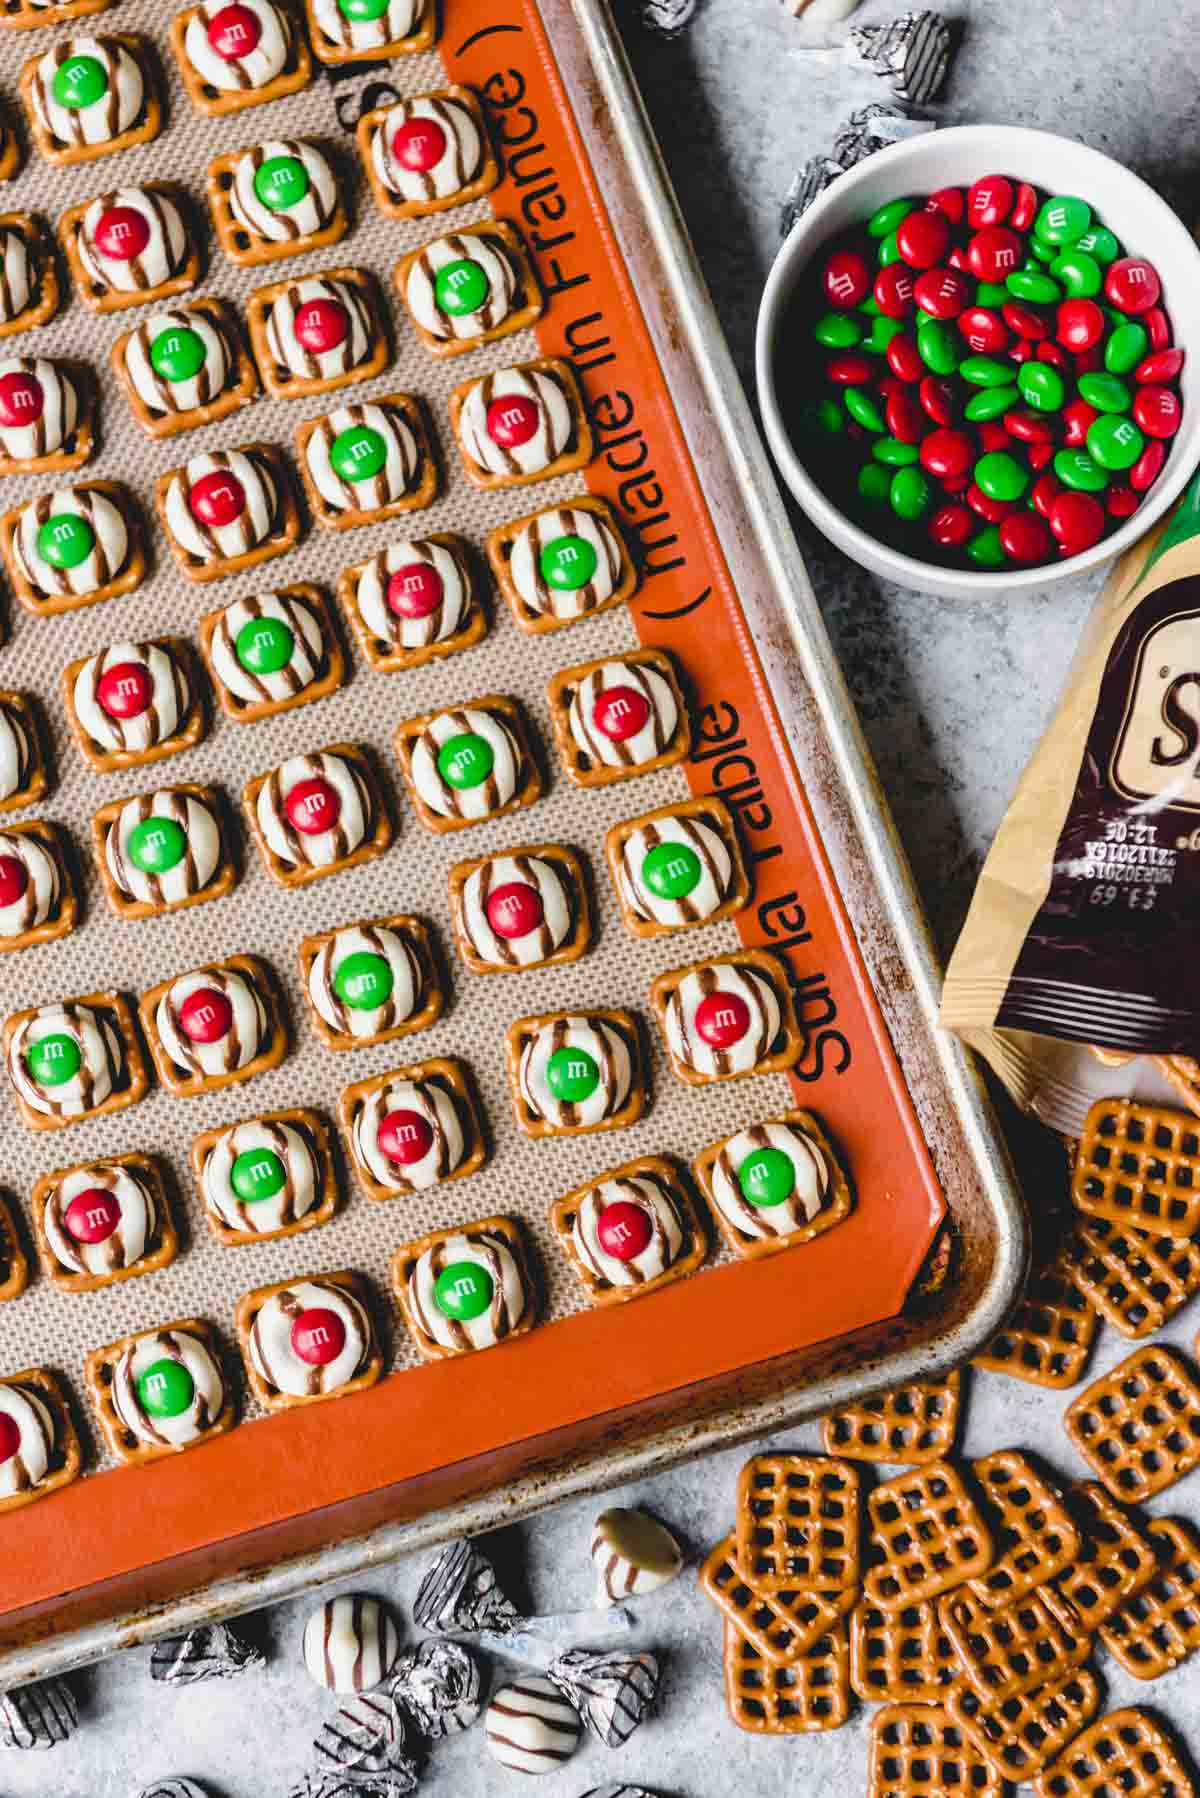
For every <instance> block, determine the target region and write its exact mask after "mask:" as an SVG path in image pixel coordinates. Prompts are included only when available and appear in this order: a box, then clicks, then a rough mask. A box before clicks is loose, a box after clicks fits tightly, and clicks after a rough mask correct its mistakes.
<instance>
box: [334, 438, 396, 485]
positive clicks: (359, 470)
mask: <svg viewBox="0 0 1200 1798" xmlns="http://www.w3.org/2000/svg"><path fill="white" fill-rule="evenodd" d="M329 461H330V465H331V466H332V468H333V472H334V473H335V474H336V475H340V476H341V478H342V480H343V481H369V480H371V479H372V478H373V477H374V476H375V475H377V474H378V473H379V471H380V469H381V468H382V467H383V465H384V463H385V462H386V461H387V444H386V442H385V441H384V438H383V434H382V432H380V431H375V430H372V428H371V426H370V425H351V426H350V427H349V429H348V430H345V431H339V432H338V434H337V436H336V437H335V438H334V440H333V442H332V443H331V444H330V446H329Z"/></svg>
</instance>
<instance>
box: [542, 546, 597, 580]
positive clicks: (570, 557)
mask: <svg viewBox="0 0 1200 1798" xmlns="http://www.w3.org/2000/svg"><path fill="white" fill-rule="evenodd" d="M597 566H598V559H597V556H596V551H595V549H594V548H593V547H592V545H591V544H590V543H589V542H588V541H587V539H586V537H571V536H566V537H554V538H552V539H551V541H550V542H549V543H547V544H546V545H545V546H544V548H543V550H542V553H541V555H540V556H539V557H538V567H539V569H540V570H541V575H542V579H543V580H544V581H545V583H546V585H547V586H548V587H554V588H556V589H557V590H558V592H560V593H577V592H578V591H579V589H580V587H586V586H587V584H588V582H589V581H590V580H593V579H594V578H595V574H596V568H597Z"/></svg>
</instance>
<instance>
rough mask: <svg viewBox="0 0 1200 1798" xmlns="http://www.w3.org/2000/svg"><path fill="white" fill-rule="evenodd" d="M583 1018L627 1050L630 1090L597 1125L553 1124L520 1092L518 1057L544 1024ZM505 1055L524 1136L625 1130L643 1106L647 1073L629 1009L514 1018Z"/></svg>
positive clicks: (507, 1033)
mask: <svg viewBox="0 0 1200 1798" xmlns="http://www.w3.org/2000/svg"><path fill="white" fill-rule="evenodd" d="M572 1017H578V1018H583V1019H584V1020H585V1021H586V1022H587V1023H588V1024H592V1025H594V1024H603V1025H607V1026H608V1028H609V1029H610V1030H612V1031H614V1032H615V1033H616V1035H618V1036H619V1037H620V1038H621V1039H622V1041H623V1042H624V1044H625V1047H626V1049H627V1050H628V1053H629V1067H630V1074H629V1092H628V1094H627V1095H626V1097H625V1099H624V1101H623V1103H622V1104H621V1105H620V1106H619V1107H618V1108H617V1110H616V1111H614V1112H611V1113H610V1114H609V1115H608V1116H607V1117H603V1118H601V1119H600V1121H599V1123H596V1124H555V1123H551V1121H550V1120H549V1119H548V1118H544V1117H542V1115H541V1114H540V1112H537V1111H535V1110H534V1108H533V1106H532V1105H530V1103H529V1101H528V1099H527V1098H526V1097H525V1095H524V1093H523V1092H522V1091H521V1060H522V1057H523V1056H524V1053H525V1050H526V1049H527V1048H528V1046H529V1045H530V1044H531V1043H532V1042H533V1040H534V1038H535V1037H536V1036H537V1035H538V1032H539V1031H540V1030H542V1029H544V1028H545V1027H546V1026H547V1025H552V1024H556V1023H558V1022H559V1021H560V1020H561V1021H565V1020H566V1019H568V1018H572ZM504 1055H505V1061H506V1063H507V1066H508V1090H509V1094H510V1096H511V1098H512V1108H513V1117H514V1119H515V1121H516V1126H517V1129H518V1130H520V1131H521V1133H522V1135H524V1136H532V1137H535V1138H536V1137H543V1136H593V1135H597V1134H599V1132H601V1131H603V1130H624V1129H625V1128H626V1127H627V1126H628V1125H629V1124H636V1123H637V1122H638V1120H639V1118H640V1117H641V1115H642V1113H643V1112H644V1111H645V1109H646V1074H645V1067H644V1062H643V1057H642V1043H641V1036H640V1034H639V1031H638V1024H637V1019H636V1018H635V1017H634V1015H633V1013H632V1012H630V1011H606V1010H604V1009H603V1008H601V1007H599V1006H595V1005H589V1006H587V1007H586V1008H584V1007H581V1008H580V1009H579V1010H578V1011H546V1012H541V1013H539V1014H537V1015H536V1016H534V1017H529V1018H517V1019H515V1020H514V1022H513V1023H511V1024H510V1025H509V1027H508V1029H507V1030H506V1031H505V1033H504Z"/></svg>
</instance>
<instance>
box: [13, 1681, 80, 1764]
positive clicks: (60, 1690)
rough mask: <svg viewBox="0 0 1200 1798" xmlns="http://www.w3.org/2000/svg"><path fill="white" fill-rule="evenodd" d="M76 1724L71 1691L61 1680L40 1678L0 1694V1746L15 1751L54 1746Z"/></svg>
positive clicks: (77, 1712)
mask: <svg viewBox="0 0 1200 1798" xmlns="http://www.w3.org/2000/svg"><path fill="white" fill-rule="evenodd" d="M78 1724H79V1707H78V1705H77V1704H76V1703H75V1694H74V1693H73V1692H72V1690H71V1688H70V1686H68V1685H67V1684H66V1682H65V1681H64V1680H61V1679H44V1680H41V1681H40V1682H39V1683H38V1684H37V1685H35V1686H18V1687H17V1689H16V1690H15V1691H13V1692H5V1693H4V1695H3V1696H2V1697H0V1748H3V1749H9V1750H12V1751H14V1752H16V1753H26V1752H28V1751H29V1750H31V1749H34V1750H36V1749H45V1748H56V1747H57V1746H58V1744H59V1743H60V1742H66V1741H69V1740H70V1738H71V1737H72V1736H73V1735H74V1734H75V1730H76V1728H77V1727H78Z"/></svg>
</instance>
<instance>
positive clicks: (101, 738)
mask: <svg viewBox="0 0 1200 1798" xmlns="http://www.w3.org/2000/svg"><path fill="white" fill-rule="evenodd" d="M111 669H117V670H119V671H120V673H119V675H118V682H120V680H121V677H122V675H123V674H124V671H125V670H126V669H128V670H129V671H130V672H129V675H128V677H127V678H128V680H130V681H133V680H134V679H135V678H136V676H135V675H134V673H133V670H135V669H141V670H144V672H145V674H146V676H147V678H148V680H149V686H150V698H149V700H148V702H147V703H146V704H145V705H144V706H143V707H142V710H141V711H139V712H134V713H129V714H128V715H123V714H121V713H119V712H112V711H109V710H108V708H107V707H106V705H105V704H104V702H103V700H102V699H101V696H100V684H101V681H102V679H103V677H104V675H105V674H106V673H107V672H108V671H109V670H111ZM72 702H73V704H74V707H75V717H76V719H77V720H78V722H79V725H80V728H81V729H82V730H83V731H84V732H85V733H86V735H87V736H88V737H89V738H90V740H91V742H92V743H93V744H94V745H95V746H96V748H98V749H102V750H107V751H112V750H132V751H137V750H142V749H151V748H153V746H154V745H155V744H156V743H161V742H163V741H164V740H165V739H166V738H167V737H171V736H174V734H175V732H176V731H177V730H178V728H179V722H180V719H181V718H183V717H184V716H185V715H186V713H187V710H188V707H189V706H190V705H191V702H192V692H191V685H190V683H189V681H188V676H187V670H186V669H185V668H184V666H183V664H182V662H181V661H180V660H179V658H178V657H177V656H176V655H174V654H172V652H171V651H170V649H167V648H164V647H163V645H162V644H161V643H113V644H110V646H109V647H108V648H107V649H102V650H101V651H100V652H99V653H98V654H97V655H94V656H89V657H88V659H87V661H86V662H85V663H84V664H83V667H82V668H81V669H80V670H79V673H78V674H77V675H76V677H75V686H74V688H73V691H72Z"/></svg>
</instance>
